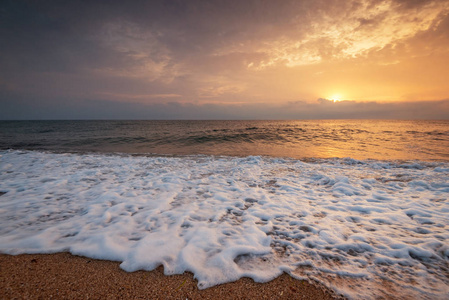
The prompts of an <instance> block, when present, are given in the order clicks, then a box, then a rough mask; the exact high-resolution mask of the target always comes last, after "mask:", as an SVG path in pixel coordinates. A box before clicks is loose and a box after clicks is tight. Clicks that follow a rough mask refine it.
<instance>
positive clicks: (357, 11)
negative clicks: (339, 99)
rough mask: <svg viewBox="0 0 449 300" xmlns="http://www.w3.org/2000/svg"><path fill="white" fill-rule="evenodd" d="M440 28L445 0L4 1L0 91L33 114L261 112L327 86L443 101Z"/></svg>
mask: <svg viewBox="0 0 449 300" xmlns="http://www.w3.org/2000/svg"><path fill="white" fill-rule="evenodd" d="M448 24H449V3H448V2H447V1H444V0H441V1H430V0H429V1H419V0H410V1H409V0H407V1H406V0H353V1H339V0H301V1H297V0H287V1H269V0H247V1H233V2H232V3H231V2H229V1H221V0H211V1H199V0H192V1H166V0H154V1H138V2H134V1H133V2H126V1H118V0H117V1H116V0H111V1H107V2H104V1H86V2H66V1H52V0H50V1H22V0H10V1H8V0H5V1H2V2H1V4H0V40H2V41H6V42H3V43H0V92H3V94H2V95H5V94H8V93H11V94H13V95H15V96H18V97H19V98H21V99H23V101H24V102H21V103H27V104H30V103H31V99H35V103H34V104H33V107H35V108H36V109H35V110H34V111H40V112H42V115H48V114H47V113H46V111H54V112H55V113H57V112H58V113H61V114H62V110H58V109H56V110H51V108H49V107H48V106H47V103H50V102H51V103H53V105H55V106H56V107H59V106H62V105H67V103H73V106H74V107H75V106H76V103H78V102H79V101H81V102H82V101H83V100H82V99H91V101H111V103H115V102H122V103H123V104H125V102H126V101H127V102H128V103H129V105H130V107H134V106H133V105H136V104H135V102H137V103H140V104H144V103H146V104H148V103H153V104H157V103H162V104H161V105H166V104H164V103H166V102H167V101H169V100H176V101H178V102H179V103H195V105H201V104H203V105H205V104H206V103H217V105H218V103H221V104H223V105H224V104H225V103H229V104H230V105H231V104H232V105H233V104H235V103H248V105H256V103H264V105H268V106H269V107H271V108H275V107H280V106H282V105H287V102H288V101H294V100H295V99H304V100H306V102H307V103H310V102H312V101H314V99H316V98H318V97H320V96H322V95H327V94H328V93H331V91H332V93H334V92H333V91H334V90H335V93H342V94H347V95H350V96H348V98H349V99H365V100H367V99H378V100H411V99H413V100H419V99H425V100H431V99H443V98H446V97H448V94H449V90H448V87H447V83H446V82H443V81H444V80H443V79H444V78H448V76H449V71H448V70H447V68H443V67H442V66H443V65H445V63H446V62H447V60H448V57H449V53H448V51H449V50H448V49H449V36H448V33H447V32H449V30H448V29H449V25H448ZM424 83H425V84H424ZM178 95H179V96H178ZM15 96H14V97H15ZM2 97H5V96H2ZM26 99H28V100H26ZM8 101H9V100H8V99H7V98H0V106H1V107H0V108H3V103H7V102H8ZM81 102H80V104H79V107H81V106H83V105H84V106H83V107H91V106H89V105H87V106H86V104H85V103H84V102H83V103H84V104H81ZM8 103H9V102H8ZM101 103H103V102H101ZM133 103H134V104H133ZM251 103H252V104H251ZM5 105H6V104H5ZM30 105H31V104H30ZM273 105H274V106H273ZM276 105H277V106H276ZM39 107H41V108H42V109H39ZM43 107H46V109H47V110H46V109H43ZM113 107H117V109H119V107H120V106H119V105H116V106H113ZM196 108H198V107H196ZM305 108H307V109H309V108H310V109H312V108H314V109H320V108H321V107H316V103H315V104H311V105H310V107H309V106H305V107H304V109H305ZM355 108H360V107H358V106H354V109H355ZM92 109H94V107H92ZM173 109H174V108H173ZM220 109H224V106H220ZM276 109H277V110H278V111H279V110H280V108H276ZM259 110H260V109H256V111H259ZM120 111H126V110H125V109H123V108H121V107H120ZM156 111H157V110H156ZM161 111H163V110H161ZM198 111H202V112H203V113H204V114H208V113H209V112H210V111H211V110H205V109H198ZM260 111H262V110H260ZM247 112H248V113H250V112H251V110H247ZM85 113H86V114H87V113H89V115H91V113H90V112H85ZM167 113H168V112H167ZM279 114H280V115H281V113H279ZM340 114H343V112H340ZM31 115H32V116H35V117H36V115H35V113H32V112H31V111H30V117H31ZM261 115H265V113H262V112H261ZM62 116H66V114H65V113H64V114H62V115H61V117H62ZM192 116H194V115H192ZM195 116H196V114H195ZM228 116H229V117H232V114H231V112H230V113H229V114H228ZM317 116H318V115H317ZM55 117H56V118H57V116H55ZM99 117H100V115H99ZM198 117H200V116H198ZM204 117H206V118H207V117H208V116H207V115H206V116H204ZM243 117H244V116H242V118H243ZM267 117H269V115H268V116H267Z"/></svg>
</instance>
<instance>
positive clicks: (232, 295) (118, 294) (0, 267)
mask: <svg viewBox="0 0 449 300" xmlns="http://www.w3.org/2000/svg"><path fill="white" fill-rule="evenodd" d="M0 298H1V299H51V298H54V299H335V298H337V296H336V295H335V294H334V293H332V292H331V291H330V290H328V289H326V288H324V287H321V286H315V285H312V284H310V283H308V282H305V281H299V280H296V279H293V278H292V277H290V276H288V275H286V274H284V275H282V276H280V277H278V278H276V279H275V280H273V281H271V282H268V283H255V282H254V281H253V280H252V279H249V278H242V279H240V280H238V281H236V282H232V283H227V284H223V285H219V286H214V287H212V288H209V289H205V290H199V289H198V288H197V281H196V280H195V279H194V278H193V274H191V273H185V274H182V275H172V276H165V275H164V274H163V269H162V267H159V268H158V269H156V270H154V271H151V272H145V271H138V272H133V273H127V272H125V271H123V270H121V269H120V267H119V263H118V262H112V261H102V260H94V259H90V258H85V257H79V256H73V255H71V254H68V253H57V254H45V255H42V254H26V255H17V256H11V255H0Z"/></svg>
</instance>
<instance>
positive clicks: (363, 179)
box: [0, 150, 449, 299]
mask: <svg viewBox="0 0 449 300" xmlns="http://www.w3.org/2000/svg"><path fill="white" fill-rule="evenodd" d="M0 154H1V157H0V192H2V193H4V194H2V193H0V252H2V253H8V254H20V253H53V252H60V251H68V252H70V253H73V254H76V255H83V256H88V257H91V258H98V259H109V260H115V261H120V262H122V263H121V268H123V269H124V270H126V271H130V272H131V271H136V270H152V269H154V268H156V267H157V266H159V265H163V266H164V271H165V273H166V274H177V273H183V272H184V271H190V272H193V273H194V274H195V278H196V279H198V286H199V287H200V288H207V287H210V286H213V285H216V284H220V283H224V282H229V281H234V280H237V279H238V278H241V277H251V278H253V279H254V280H255V281H258V282H265V281H269V280H271V279H273V278H275V277H276V276H279V275H280V274H281V273H283V272H286V273H289V274H290V275H291V276H294V277H296V278H301V279H307V280H309V281H318V282H321V283H323V284H325V285H326V286H328V287H331V288H332V289H334V290H335V291H336V292H337V293H341V294H343V295H345V296H348V297H351V298H364V299H369V298H377V297H381V296H384V297H398V298H401V297H405V296H407V297H419V298H447V297H448V296H449V242H448V241H449V232H448V228H449V218H448V214H449V179H448V178H449V164H448V163H445V162H433V163H426V162H416V161H415V162H402V163H401V162H388V161H358V160H354V159H331V160H316V161H309V162H305V161H300V160H293V159H280V158H265V157H251V156H250V157H243V158H238V157H213V156H184V157H163V156H158V157H154V156H130V155H126V156H125V155H98V154H55V153H45V152H33V151H12V150H11V151H2V152H0Z"/></svg>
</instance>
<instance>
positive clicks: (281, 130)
mask: <svg viewBox="0 0 449 300" xmlns="http://www.w3.org/2000/svg"><path fill="white" fill-rule="evenodd" d="M0 149H3V150H6V149H27V150H50V151H57V152H101V153H111V152H113V153H116V152H122V153H145V154H169V155H192V154H194V155H195V154H206V155H227V156H248V155H266V156H273V157H291V158H299V159H303V158H331V157H339V158H342V157H351V158H355V159H379V160H424V161H429V160H444V161H447V160H449V121H385V120H311V121H2V122H0Z"/></svg>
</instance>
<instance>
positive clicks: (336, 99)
mask: <svg viewBox="0 0 449 300" xmlns="http://www.w3.org/2000/svg"><path fill="white" fill-rule="evenodd" d="M329 99H330V100H332V101H334V102H339V101H341V96H340V95H338V94H335V95H332V97H330V98H329Z"/></svg>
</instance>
